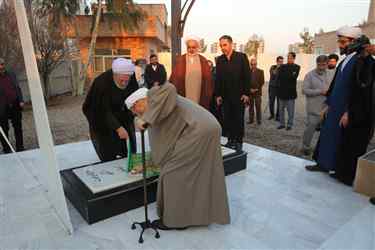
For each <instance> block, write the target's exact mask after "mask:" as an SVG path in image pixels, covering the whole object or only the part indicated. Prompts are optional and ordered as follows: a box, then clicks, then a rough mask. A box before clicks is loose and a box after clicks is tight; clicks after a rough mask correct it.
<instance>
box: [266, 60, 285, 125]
mask: <svg viewBox="0 0 375 250" xmlns="http://www.w3.org/2000/svg"><path fill="white" fill-rule="evenodd" d="M283 63H284V57H282V56H278V57H277V58H276V64H275V65H272V66H271V68H270V81H269V83H268V96H269V98H268V100H269V101H268V103H269V109H270V117H269V118H268V120H272V119H274V118H275V120H276V121H279V98H278V97H277V89H278V87H279V83H278V82H277V75H278V73H279V68H280V66H281V65H283ZM275 102H276V116H275Z"/></svg>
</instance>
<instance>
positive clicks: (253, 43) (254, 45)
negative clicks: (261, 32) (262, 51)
mask: <svg viewBox="0 0 375 250" xmlns="http://www.w3.org/2000/svg"><path fill="white" fill-rule="evenodd" d="M262 42H263V38H262V37H261V36H258V35H256V34H254V35H252V36H251V37H250V38H249V40H247V42H246V44H245V48H244V51H245V54H247V55H248V56H255V57H257V56H258V50H259V47H260V45H261V43H262Z"/></svg>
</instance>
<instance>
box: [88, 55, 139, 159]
mask: <svg viewBox="0 0 375 250" xmlns="http://www.w3.org/2000/svg"><path fill="white" fill-rule="evenodd" d="M137 89H138V83H137V80H136V79H135V75H134V65H133V63H132V62H131V60H128V59H124V58H118V59H115V60H114V61H113V63H112V69H110V70H108V71H106V72H104V73H102V74H101V75H99V76H98V77H97V78H96V79H95V80H94V82H93V83H92V86H91V88H90V90H89V92H88V94H87V97H86V100H85V102H84V104H83V113H84V114H85V116H86V118H87V120H88V122H89V127H90V136H91V141H92V143H93V145H94V148H95V150H96V153H97V154H98V156H99V158H100V159H101V160H102V161H111V160H115V159H117V158H121V157H126V156H127V152H128V151H127V143H126V141H127V140H130V145H131V150H132V152H135V151H136V141H135V128H134V116H133V114H132V112H131V111H130V110H128V108H127V107H126V105H124V101H125V99H126V98H127V97H128V96H130V95H131V94H132V93H133V92H134V91H136V90H137Z"/></svg>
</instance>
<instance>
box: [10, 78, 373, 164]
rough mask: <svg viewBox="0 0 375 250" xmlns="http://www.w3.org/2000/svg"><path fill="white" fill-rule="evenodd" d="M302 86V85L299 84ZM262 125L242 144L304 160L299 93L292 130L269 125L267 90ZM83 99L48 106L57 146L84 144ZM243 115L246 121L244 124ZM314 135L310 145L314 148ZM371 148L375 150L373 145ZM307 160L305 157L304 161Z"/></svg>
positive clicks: (31, 138) (28, 124) (29, 124)
mask: <svg viewBox="0 0 375 250" xmlns="http://www.w3.org/2000/svg"><path fill="white" fill-rule="evenodd" d="M299 86H301V83H299ZM263 93H265V94H264V97H263V103H262V106H263V107H262V111H263V123H262V125H261V126H258V125H248V124H246V130H245V139H244V140H245V141H246V142H248V143H251V144H254V145H257V146H261V147H265V148H268V149H271V150H275V151H278V152H282V153H286V154H289V155H294V156H298V157H304V156H303V155H302V154H301V152H300V148H301V138H302V134H303V130H304V126H305V122H304V120H305V99H304V96H303V95H301V94H300V93H301V91H300V90H299V97H298V99H297V102H296V114H295V125H294V128H293V130H291V131H286V130H281V131H280V130H277V129H276V127H277V126H278V123H277V122H276V121H274V120H273V121H268V120H267V118H268V117H269V112H268V108H267V107H266V106H267V103H268V97H267V94H266V93H267V89H264V91H263ZM83 101H84V97H71V96H69V95H65V96H59V97H55V98H53V99H52V100H51V101H50V103H49V106H48V114H49V120H50V123H51V128H52V133H53V137H54V141H55V144H56V145H59V144H65V143H71V142H78V141H83V140H87V139H88V138H89V136H88V125H87V121H86V119H85V117H84V116H83V114H82V103H83ZM247 113H248V112H247V111H246V120H247ZM24 133H25V147H26V149H32V148H36V147H37V145H38V144H37V139H36V132H35V126H34V121H33V115H32V111H31V108H30V107H27V108H26V110H25V112H24ZM316 139H317V135H316V136H315V137H314V140H313V143H312V145H315V142H316ZM12 141H13V140H12ZM370 148H375V143H374V141H373V142H372V144H371V145H370ZM304 158H308V157H304Z"/></svg>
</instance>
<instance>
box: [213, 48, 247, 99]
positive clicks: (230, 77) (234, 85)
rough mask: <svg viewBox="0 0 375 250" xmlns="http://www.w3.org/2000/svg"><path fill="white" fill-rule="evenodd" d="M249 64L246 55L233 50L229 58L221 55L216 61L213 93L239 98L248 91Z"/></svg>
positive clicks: (224, 96)
mask: <svg viewBox="0 0 375 250" xmlns="http://www.w3.org/2000/svg"><path fill="white" fill-rule="evenodd" d="M250 81H251V77H250V66H249V59H248V58H247V55H246V54H244V53H241V52H236V51H234V52H233V54H232V56H231V58H230V60H228V59H227V57H226V56H225V55H221V56H219V57H218V58H217V61H216V82H215V95H216V96H221V97H223V98H224V99H225V98H230V99H233V100H234V99H237V100H238V101H239V100H240V97H241V96H242V95H246V96H248V95H249V93H250Z"/></svg>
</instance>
